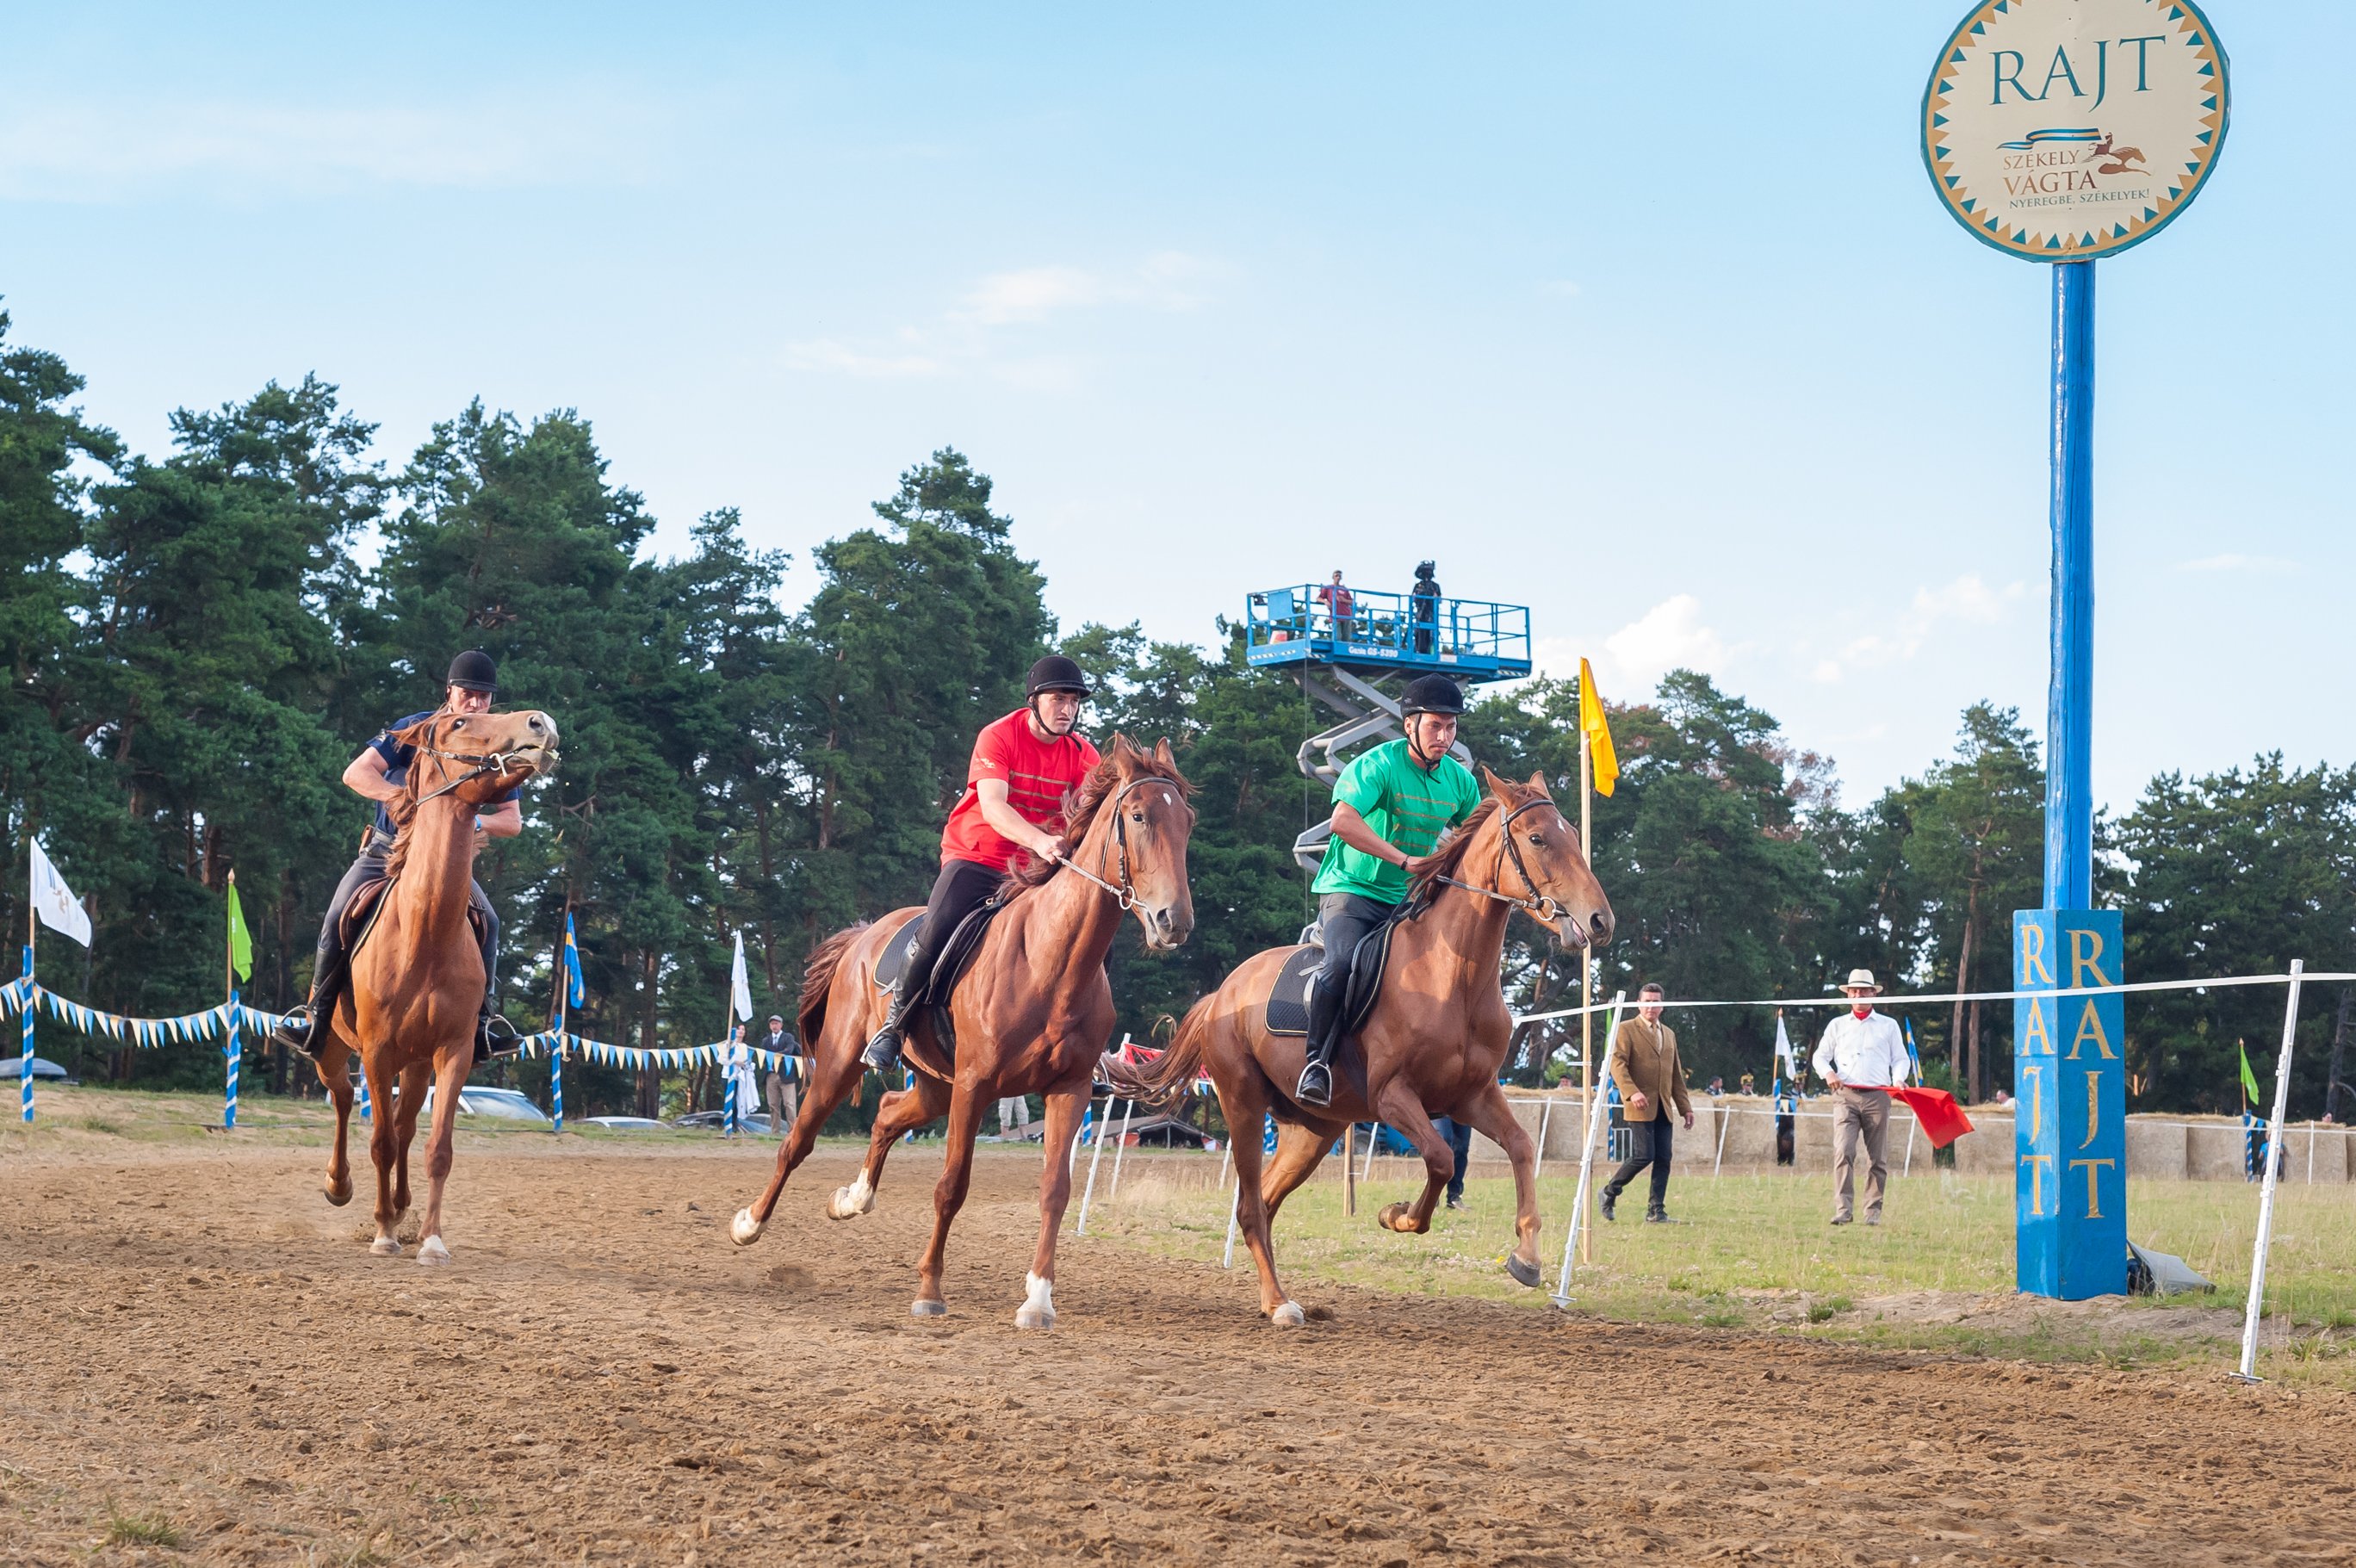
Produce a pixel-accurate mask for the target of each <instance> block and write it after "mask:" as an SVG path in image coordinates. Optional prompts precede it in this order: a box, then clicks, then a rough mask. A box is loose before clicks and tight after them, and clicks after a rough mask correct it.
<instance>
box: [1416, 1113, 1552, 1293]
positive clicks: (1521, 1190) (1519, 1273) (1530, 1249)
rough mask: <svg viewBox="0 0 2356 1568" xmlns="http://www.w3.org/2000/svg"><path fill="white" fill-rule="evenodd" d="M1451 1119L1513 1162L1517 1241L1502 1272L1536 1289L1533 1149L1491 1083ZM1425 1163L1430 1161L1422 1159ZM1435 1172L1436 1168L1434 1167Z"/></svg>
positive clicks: (1535, 1179)
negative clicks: (1458, 1118) (1458, 1119)
mask: <svg viewBox="0 0 2356 1568" xmlns="http://www.w3.org/2000/svg"><path fill="white" fill-rule="evenodd" d="M1450 1115H1462V1117H1463V1118H1464V1119H1465V1120H1466V1121H1468V1122H1470V1123H1472V1126H1473V1129H1474V1130H1475V1131H1477V1132H1480V1133H1483V1134H1485V1135H1486V1136H1488V1138H1489V1139H1490V1141H1491V1142H1493V1143H1495V1144H1497V1145H1498V1146H1500V1147H1503V1148H1504V1149H1505V1157H1506V1158H1507V1159H1509V1160H1512V1161H1513V1162H1514V1233H1515V1235H1516V1236H1517V1237H1519V1238H1520V1239H1519V1240H1518V1241H1516V1242H1515V1243H1514V1250H1513V1251H1512V1252H1510V1253H1506V1254H1505V1272H1506V1273H1507V1274H1509V1275H1513V1276H1514V1282H1515V1284H1517V1285H1528V1286H1530V1287H1531V1288H1533V1289H1535V1288H1537V1283H1538V1279H1539V1273H1538V1172H1537V1144H1536V1143H1534V1142H1533V1141H1532V1140H1531V1138H1530V1135H1529V1134H1528V1133H1526V1132H1525V1131H1523V1130H1522V1124H1521V1123H1519V1122H1517V1121H1515V1119H1514V1108H1513V1107H1512V1106H1511V1105H1509V1104H1506V1103H1505V1091H1504V1090H1502V1089H1500V1088H1498V1087H1497V1086H1496V1085H1495V1084H1494V1083H1488V1084H1484V1085H1483V1086H1482V1087H1481V1088H1480V1089H1478V1090H1476V1091H1475V1092H1474V1093H1473V1094H1472V1098H1471V1099H1469V1100H1466V1101H1465V1102H1464V1103H1463V1104H1462V1106H1461V1107H1459V1108H1458V1109H1457V1110H1456V1111H1452V1112H1451V1113H1450ZM1424 1158H1425V1160H1426V1162H1427V1163H1429V1162H1430V1158H1431V1157H1430V1155H1426V1156H1425V1157H1424ZM1437 1168H1438V1167H1436V1166H1435V1167H1434V1169H1437Z"/></svg>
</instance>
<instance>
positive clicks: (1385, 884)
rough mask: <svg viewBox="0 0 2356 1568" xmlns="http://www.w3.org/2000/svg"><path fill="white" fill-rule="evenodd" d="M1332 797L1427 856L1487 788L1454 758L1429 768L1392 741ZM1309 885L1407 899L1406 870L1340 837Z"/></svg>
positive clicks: (1352, 771)
mask: <svg viewBox="0 0 2356 1568" xmlns="http://www.w3.org/2000/svg"><path fill="white" fill-rule="evenodd" d="M1333 798H1334V799H1335V800H1336V801H1339V802H1343V803H1344V804H1346V805H1349V806H1350V807H1351V808H1352V809H1353V810H1355V811H1356V812H1357V814H1358V815H1359V816H1363V817H1365V819H1366V826H1367V827H1371V828H1373V829H1374V830H1375V831H1376V833H1379V834H1381V835H1382V837H1383V841H1384V842H1385V843H1387V844H1388V845H1390V846H1391V847H1392V848H1395V849H1403V850H1405V851H1406V852H1407V853H1408V854H1409V855H1429V854H1430V853H1431V847H1432V846H1433V845H1435V844H1437V843H1439V842H1440V834H1442V833H1444V832H1446V831H1447V830H1448V829H1449V828H1451V827H1455V826H1456V825H1457V824H1458V823H1460V822H1462V821H1463V820H1464V819H1465V818H1466V817H1468V816H1472V808H1473V807H1475V806H1477V805H1480V804H1481V785H1480V783H1479V781H1477V780H1475V779H1474V778H1473V776H1472V769H1470V768H1468V767H1466V766H1465V765H1464V764H1463V763H1460V762H1458V761H1457V760H1456V759H1455V758H1454V757H1442V758H1440V765H1439V766H1438V767H1436V768H1433V769H1432V770H1431V771H1430V773H1426V772H1424V770H1423V769H1422V767H1420V766H1419V764H1418V763H1417V762H1416V760H1415V755H1414V753H1413V752H1409V751H1408V744H1407V742H1406V741H1404V740H1399V741H1385V742H1384V743H1383V744H1382V745H1379V746H1376V748H1375V749H1374V750H1373V751H1371V752H1363V753H1361V754H1360V755H1359V756H1358V757H1357V758H1356V759H1355V760H1354V761H1353V762H1352V763H1350V765H1349V766H1348V767H1346V768H1344V769H1343V770H1342V781H1341V783H1339V784H1335V785H1334V786H1333ZM1311 886H1312V890H1313V891H1317V892H1320V893H1356V894H1358V895H1359V896H1360V897H1361V898H1369V899H1379V900H1381V901H1383V902H1385V903H1397V902H1398V901H1400V900H1401V899H1403V898H1405V897H1407V872H1406V871H1405V870H1403V869H1400V868H1399V867H1397V866H1394V865H1392V864H1391V863H1390V862H1389V861H1387V860H1377V859H1375V858H1374V857H1373V856H1372V855H1368V854H1365V852H1363V851H1361V850H1357V849H1353V848H1350V847H1349V846H1348V845H1347V844H1344V843H1343V842H1342V840H1341V839H1340V838H1339V837H1335V838H1332V839H1328V840H1327V841H1326V844H1325V863H1324V864H1323V865H1322V866H1320V867H1318V868H1317V880H1316V881H1315V882H1313V883H1312V884H1311Z"/></svg>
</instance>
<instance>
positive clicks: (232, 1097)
mask: <svg viewBox="0 0 2356 1568" xmlns="http://www.w3.org/2000/svg"><path fill="white" fill-rule="evenodd" d="M241 1017H242V1015H241V1013H240V1012H239V1010H238V1005H237V992H236V990H235V989H234V988H232V989H231V990H230V994H229V1041H228V1043H227V1044H226V1045H224V1046H222V1047H221V1054H222V1055H223V1056H225V1057H227V1058H228V1059H229V1090H228V1094H227V1097H226V1098H225V1099H224V1101H223V1103H222V1104H221V1127H222V1129H223V1130H224V1131H227V1132H232V1133H233V1132H235V1131H237V1072H238V1069H239V1068H240V1067H241V1066H242V1065H243V1064H244V1061H245V1037H244V1035H243V1033H242V1032H241V1030H240V1029H239V1028H238V1024H239V1021H240V1019H241Z"/></svg>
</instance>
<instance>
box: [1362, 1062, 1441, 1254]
mask: <svg viewBox="0 0 2356 1568" xmlns="http://www.w3.org/2000/svg"><path fill="white" fill-rule="evenodd" d="M1373 1098H1374V1104H1375V1114H1376V1115H1378V1116H1379V1117H1381V1118H1382V1120H1383V1121H1384V1122H1385V1123H1386V1124H1387V1125H1390V1126H1394V1127H1397V1128H1398V1130H1399V1131H1400V1132H1402V1133H1405V1134H1406V1135H1407V1138H1408V1142H1409V1143H1411V1144H1413V1145H1415V1152H1416V1153H1418V1154H1419V1155H1421V1156H1423V1172H1424V1178H1423V1190H1422V1192H1420V1193H1419V1194H1418V1195H1417V1197H1416V1200H1415V1202H1414V1203H1413V1204H1411V1205H1410V1204H1406V1203H1387V1204H1385V1205H1384V1206H1383V1211H1382V1212H1381V1213H1380V1214H1379V1215H1377V1216H1376V1221H1375V1222H1376V1224H1378V1225H1380V1226H1382V1227H1383V1229H1385V1230H1387V1231H1405V1232H1409V1233H1411V1234H1413V1235H1418V1236H1419V1235H1421V1234H1423V1233H1424V1232H1426V1231H1429V1230H1430V1229H1431V1211H1432V1210H1433V1209H1434V1208H1436V1207H1438V1205H1439V1203H1440V1194H1441V1193H1443V1192H1445V1191H1447V1190H1448V1179H1449V1178H1450V1177H1451V1176H1453V1175H1455V1174H1456V1151H1455V1150H1454V1149H1451V1148H1450V1147H1448V1140H1447V1139H1446V1138H1443V1137H1441V1136H1440V1129H1439V1128H1438V1127H1435V1126H1433V1125H1431V1117H1430V1114H1429V1113H1427V1112H1426V1111H1425V1110H1424V1108H1423V1102H1422V1101H1421V1100H1419V1099H1418V1098H1417V1097H1416V1095H1415V1092H1414V1091H1413V1090H1411V1089H1409V1088H1408V1086H1407V1083H1406V1081H1405V1080H1403V1079H1399V1078H1393V1079H1391V1080H1390V1081H1389V1082H1388V1083H1385V1084H1384V1085H1383V1087H1382V1091H1381V1092H1380V1093H1377V1094H1376V1095H1375V1096H1373Z"/></svg>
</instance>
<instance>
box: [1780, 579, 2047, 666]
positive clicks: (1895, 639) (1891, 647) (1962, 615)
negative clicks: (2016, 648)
mask: <svg viewBox="0 0 2356 1568" xmlns="http://www.w3.org/2000/svg"><path fill="white" fill-rule="evenodd" d="M2028 596H2029V585H2028V584H2027V583H2023V582H2008V583H2007V584H2005V586H2004V587H2002V588H1990V587H1989V586H1988V585H1987V583H1985V582H1983V581H1980V578H1979V575H1978V574H1977V573H1976V572H1969V573H1966V574H1965V575H1964V576H1962V577H1958V578H1956V579H1954V581H1950V582H1943V583H1941V584H1939V585H1938V586H1937V587H1935V588H1933V587H1923V588H1918V589H1916V590H1915V591H1914V598H1913V602H1912V603H1911V604H1910V605H1909V606H1908V607H1907V609H1906V611H1905V612H1904V613H1890V614H1887V615H1884V616H1881V617H1880V619H1881V621H1882V623H1883V629H1881V630H1879V631H1872V632H1868V633H1867V634H1865V635H1863V636H1860V637H1855V638H1852V639H1851V640H1850V641H1848V642H1847V643H1845V644H1843V645H1841V646H1840V648H1839V649H1838V650H1837V652H1836V653H1835V654H1833V655H1831V656H1824V655H1821V654H1819V655H1818V656H1817V658H1816V660H1815V665H1814V667H1813V668H1812V669H1811V670H1810V674H1811V675H1812V676H1813V677H1814V678H1815V680H1816V681H1818V682H1819V683H1820V684H1823V685H1827V686H1829V685H1832V684H1834V683H1836V682H1838V681H1840V680H1843V679H1845V678H1847V677H1848V676H1849V675H1850V674H1852V673H1854V672H1857V671H1859V670H1866V669H1876V668H1879V667H1883V666H1885V665H1893V664H1902V663H1904V662H1905V661H1907V660H1908V659H1911V658H1912V657H1914V656H1915V655H1917V654H1919V653H1921V652H1922V649H1923V647H1924V646H1925V645H1927V644H1928V643H1929V642H1930V640H1931V638H1932V636H1933V634H1934V633H1936V632H1937V631H1938V629H1939V627H1940V625H1941V624H1942V623H1946V622H1956V623H1964V624H1973V625H1983V626H1985V625H1993V624H1996V623H1997V622H1999V621H2001V620H2003V619H2004V618H2005V616H2006V615H2007V614H2008V613H2010V611H2011V610H2012V608H2013V606H2014V605H2016V604H2018V603H2020V602H2021V601H2022V600H2024V599H2026V598H2027V597H2028Z"/></svg>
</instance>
